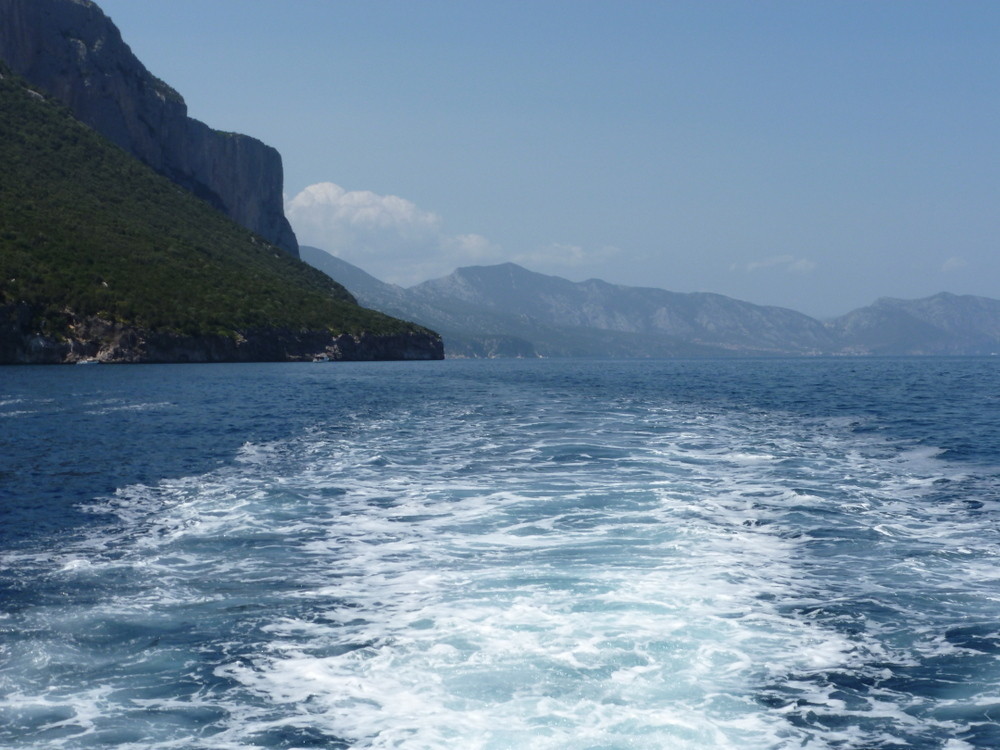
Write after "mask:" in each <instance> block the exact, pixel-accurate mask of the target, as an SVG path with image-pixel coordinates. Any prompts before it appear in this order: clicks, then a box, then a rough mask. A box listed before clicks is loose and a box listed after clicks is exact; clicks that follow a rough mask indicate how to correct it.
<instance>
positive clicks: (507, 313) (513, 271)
mask: <svg viewBox="0 0 1000 750" xmlns="http://www.w3.org/2000/svg"><path fill="white" fill-rule="evenodd" d="M302 258H303V260H305V261H306V262H307V263H310V264H311V265H313V266H315V267H316V268H318V269H319V270H321V271H323V272H324V273H327V274H328V275H329V276H331V277H332V278H334V279H337V280H338V281H341V282H342V283H343V284H344V285H345V286H346V287H347V288H348V289H349V290H351V292H352V293H353V294H355V295H356V296H357V298H358V300H359V301H360V302H361V303H362V304H364V305H367V306H369V307H372V308H374V309H377V310H382V311H384V312H387V313H389V314H392V315H398V316H401V317H404V318H407V319H409V320H416V321H419V322H420V323H422V324H423V325H427V326H430V327H432V328H434V329H435V330H438V331H440V332H441V333H442V335H443V336H444V339H445V341H446V345H447V349H448V352H449V356H467V357H495V356H500V357H509V356H514V357H518V356H520V357H533V356H546V357H554V356H607V357H671V356H725V355H744V356H760V355H791V356H801V355H867V354H876V355H877V354H883V355H984V354H993V353H995V352H998V351H1000V300H994V299H988V298H986V297H972V296H958V295H954V294H947V293H942V294H938V295H935V296H933V297H928V298H927V299H921V300H896V299H881V300H878V301H877V302H876V303H875V304H874V305H871V306H870V307H865V308H861V309H859V310H854V311H853V312H850V313H848V314H847V315H844V316H842V317H840V318H837V319H835V320H832V321H829V322H827V323H825V324H824V323H821V322H820V321H818V320H815V319H813V318H810V317H808V316H806V315H803V314H801V313H797V312H795V311H793V310H788V309H785V308H781V307H767V306H761V305H754V304H750V303H749V302H741V301H740V300H736V299H732V298H730V297H724V296H722V295H719V294H705V293H693V294H680V293H677V292H668V291H665V290H662V289H651V288H642V287H627V286H619V285H615V284H608V283H607V282H604V281H599V280H597V279H591V280H589V281H584V282H579V283H576V282H572V281H567V280H566V279H562V278H559V277H557V276H546V275H543V274H539V273H534V272H532V271H529V270H527V269H525V268H522V267H520V266H518V265H515V264H513V263H503V264H500V265H496V266H473V267H468V268H459V269H458V270H457V271H455V272H454V273H452V274H450V275H449V276H445V277H443V278H440V279H434V280H432V281H426V282H424V283H422V284H418V285H416V286H413V287H410V288H408V289H405V288H403V287H399V286H395V285H393V284H386V283H384V282H382V281H379V280H378V279H376V278H375V277H373V276H371V275H370V274H368V273H366V272H364V271H362V270H361V269H360V268H358V267H357V266H353V265H351V264H350V263H347V262H346V261H343V260H341V259H339V258H336V257H334V256H332V255H330V254H329V253H327V252H324V251H323V250H318V249H316V248H312V247H306V246H303V247H302Z"/></svg>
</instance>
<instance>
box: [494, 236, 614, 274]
mask: <svg viewBox="0 0 1000 750" xmlns="http://www.w3.org/2000/svg"><path fill="white" fill-rule="evenodd" d="M619 253H621V249H620V248H617V247H615V246H614V245H604V246H603V247H598V248H584V247H582V246H581V245H570V244H566V243H562V242H553V243H552V244H550V245H546V246H545V247H542V248H539V249H538V250H536V251H535V252H533V253H521V254H519V255H515V256H514V259H513V260H514V262H515V263H521V264H523V265H526V266H528V267H530V268H532V269H533V270H537V269H543V270H546V271H549V272H553V273H557V272H559V271H560V270H564V269H571V268H580V267H582V266H589V265H596V264H599V263H603V262H605V261H608V260H611V259H612V258H614V257H615V256H616V255H618V254H619Z"/></svg>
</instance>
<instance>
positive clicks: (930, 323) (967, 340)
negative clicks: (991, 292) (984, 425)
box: [827, 292, 1000, 355]
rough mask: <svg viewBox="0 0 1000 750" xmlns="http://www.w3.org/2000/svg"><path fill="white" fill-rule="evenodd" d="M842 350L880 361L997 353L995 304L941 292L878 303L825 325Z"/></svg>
mask: <svg viewBox="0 0 1000 750" xmlns="http://www.w3.org/2000/svg"><path fill="white" fill-rule="evenodd" d="M827 325H828V328H829V330H830V331H831V332H832V333H833V334H834V335H835V336H836V337H837V339H838V340H839V341H840V342H841V343H842V347H843V350H844V351H845V352H848V353H856V354H884V355H928V354H930V355H948V354H951V355H984V354H995V353H997V352H1000V300H995V299H990V298H988V297H975V296H972V295H956V294H948V293H947V292H942V293H941V294H936V295H934V296H933V297H927V298H925V299H917V300H902V299H891V298H883V299H880V300H878V301H876V302H875V304H873V305H870V306H869V307H863V308H861V309H858V310H854V311H852V312H849V313H847V315H843V316H841V317H839V318H836V319H835V320H832V321H830V322H829V323H828V324H827Z"/></svg>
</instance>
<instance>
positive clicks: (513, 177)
mask: <svg viewBox="0 0 1000 750" xmlns="http://www.w3.org/2000/svg"><path fill="white" fill-rule="evenodd" d="M98 5H100V7H101V8H102V9H103V10H104V11H105V13H107V15H108V16H110V17H111V19H112V20H113V21H114V22H115V23H116V25H117V26H118V27H119V29H120V30H121V31H122V35H123V36H124V38H125V40H126V42H128V43H129V45H130V46H131V47H132V50H133V51H134V52H135V53H136V55H137V56H138V57H139V59H140V60H142V61H143V63H144V64H145V65H146V67H147V68H149V70H150V71H151V72H152V73H154V74H155V75H157V76H158V77H160V78H162V79H163V80H165V81H166V82H167V83H169V84H170V85H171V86H173V87H174V88H175V89H177V90H178V91H179V92H180V93H181V94H182V96H183V97H184V98H185V100H186V101H187V104H188V109H189V114H190V115H191V116H192V117H195V118H197V119H199V120H202V121H204V122H206V123H207V124H209V125H210V126H212V127H214V128H217V129H220V130H227V131H237V132H241V133H246V134H249V135H252V136H254V137H256V138H259V139H260V140H262V141H264V142H265V143H268V144H269V145H271V146H274V147H275V148H277V149H278V150H279V151H280V152H281V154H282V157H283V160H284V170H285V187H284V189H285V194H286V213H287V215H288V217H289V220H290V221H291V222H292V226H293V228H294V229H295V230H296V233H297V234H298V237H299V241H300V242H301V243H302V244H308V245H314V246H317V247H321V248H322V249H324V250H328V251H330V252H332V253H334V254H335V255H338V256H340V257H342V258H344V259H345V260H347V261H349V262H351V263H354V264H356V265H358V266H360V267H361V268H363V269H365V270H366V271H368V272H369V273H371V274H373V275H375V276H376V277H378V278H380V279H382V280H384V281H389V282H393V283H399V284H402V285H404V286H409V285H411V284H414V283H418V282H420V281H423V280H426V279H428V278H435V277H439V276H443V275H446V274H448V273H450V272H451V271H452V270H454V269H455V268H456V267H459V266H467V265H488V264H493V263H501V262H506V261H513V262H516V263H520V264H521V265H523V266H525V267H527V268H530V269H531V270H534V271H538V272H541V273H546V274H552V275H557V276H562V277H564V278H568V279H571V280H574V281H581V280H584V279H588V278H601V279H604V280H605V281H608V282H612V283H617V284H625V285H630V286H651V287H659V288H663V289H669V290H671V291H677V292H694V291H705V292H717V293H720V294H726V295H729V296H732V297H736V298H739V299H743V300H747V301H750V302H754V303H758V304H766V305H778V306H782V307H790V308H793V309H796V310H799V311H801V312H805V313H807V314H810V315H814V316H817V317H822V318H825V317H831V316H835V315H839V314H843V313H846V312H848V311H849V310H852V309H855V308H857V307H861V306H864V305H868V304H871V303H872V302H874V301H875V299H877V298H879V297H900V298H907V299H912V298H919V297H926V296H929V295H932V294H935V293H937V292H941V291H949V292H953V293H956V294H977V295H983V296H988V297H996V298H1000V3H997V2H994V1H993V0H982V1H979V0H962V1H961V2H956V1H955V0H935V1H934V2H924V1H921V0H906V1H905V2H904V1H903V0H860V1H855V0H836V1H826V0H812V1H809V0H741V1H739V2H736V1H733V0H711V2H707V1H705V0H696V1H695V0H692V1H690V2H689V1H686V0H670V1H668V0H657V1H655V2H654V1H644V0H616V1H615V2H610V1H603V0H476V1H475V2H473V1H472V0H284V1H283V2H280V3H279V2H274V1H273V0H169V2H168V1H167V0H161V1H159V2H154V1H153V0H143V1H142V2H137V0H98Z"/></svg>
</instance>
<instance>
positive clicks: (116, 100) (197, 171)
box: [0, 0, 298, 256]
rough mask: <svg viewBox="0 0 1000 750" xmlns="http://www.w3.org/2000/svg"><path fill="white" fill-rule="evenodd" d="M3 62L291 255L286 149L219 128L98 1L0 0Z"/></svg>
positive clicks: (295, 250)
mask: <svg viewBox="0 0 1000 750" xmlns="http://www.w3.org/2000/svg"><path fill="white" fill-rule="evenodd" d="M0 19H2V22H0V61H3V62H6V63H7V65H8V66H9V67H10V69H11V70H12V71H13V72H14V73H15V74H16V75H19V76H21V77H22V78H24V79H26V80H27V81H29V82H30V83H31V85H32V86H33V87H35V88H37V89H39V90H40V91H41V92H43V93H45V94H48V95H49V96H52V97H53V98H55V99H56V100H58V101H60V102H62V103H63V104H65V105H66V106H68V107H69V108H70V109H71V110H72V112H73V113H74V114H75V115H76V117H77V118H78V119H80V120H81V121H82V122H84V123H86V124H87V125H89V126H90V127H92V128H94V130H96V131H97V132H99V133H101V134H103V135H104V136H105V137H107V138H108V139H109V140H111V141H112V142H114V143H115V144H117V145H118V146H120V147H121V148H123V149H125V150H126V151H128V152H129V153H131V154H132V155H133V156H135V157H136V158H138V159H140V160H141V161H143V162H144V163H146V164H147V165H149V166H150V167H152V168H153V169H154V170H156V171H157V172H159V173H160V174H162V175H164V176H165V177H167V178H169V179H170V180H172V181H173V182H175V183H177V184H178V185H180V186H181V187H183V188H185V189H186V190H188V191H190V192H191V193H194V194H195V195H197V196H198V197H200V198H202V199H203V200H205V201H207V202H208V203H210V204H211V205H212V206H214V207H215V208H217V209H218V210H220V211H222V212H223V213H225V214H226V215H227V216H229V217H230V218H232V219H233V220H234V221H235V222H236V223H238V224H240V225H241V226H243V227H246V228H247V229H249V230H251V231H252V232H255V233H256V234H258V235H260V236H261V237H263V238H264V239H265V240H267V241H268V242H270V243H272V244H275V245H277V246H279V247H281V248H283V249H284V250H285V251H287V252H288V253H290V254H291V255H294V256H297V255H298V242H297V241H296V239H295V234H294V233H293V232H292V228H291V226H290V225H289V223H288V221H287V219H285V214H284V205H283V197H282V181H283V174H282V164H281V156H280V155H279V154H278V152H277V151H275V150H274V149H273V148H271V147H269V146H265V145H264V144H263V143H261V142H260V141H258V140H256V139H254V138H250V137H249V136H245V135H239V134H237V133H222V132H218V131H215V130H212V129H211V128H209V127H208V126H207V125H205V124H204V123H201V122H198V121H197V120H194V119H191V118H189V117H188V116H187V105H186V104H185V103H184V99H183V98H182V97H181V96H180V94H178V93H177V92H176V91H174V90H173V89H172V88H170V87H169V86H168V85H167V84H165V83H164V82H163V81H161V80H159V79H158V78H156V77H155V76H153V75H152V74H151V73H150V72H149V71H148V70H146V68H145V66H144V65H143V64H142V63H141V62H139V60H138V59H137V58H136V57H135V55H134V54H132V50H131V49H129V47H128V45H127V44H125V42H124V41H123V40H122V37H121V34H120V33H119V31H118V29H117V28H116V27H115V25H114V24H113V23H112V22H111V21H110V20H109V19H108V18H107V16H105V15H104V13H103V12H102V11H101V9H100V8H99V7H98V6H97V5H96V4H95V3H93V2H90V1H89V0H0Z"/></svg>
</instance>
